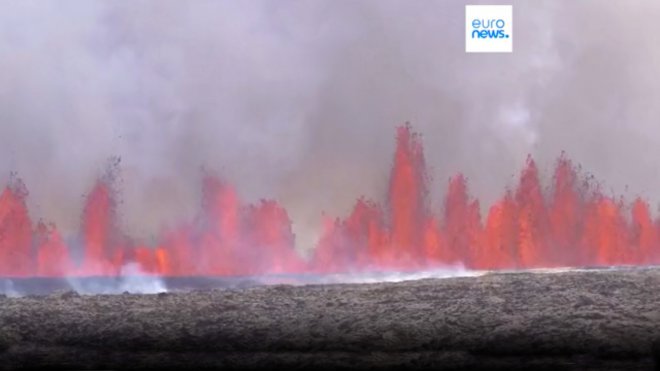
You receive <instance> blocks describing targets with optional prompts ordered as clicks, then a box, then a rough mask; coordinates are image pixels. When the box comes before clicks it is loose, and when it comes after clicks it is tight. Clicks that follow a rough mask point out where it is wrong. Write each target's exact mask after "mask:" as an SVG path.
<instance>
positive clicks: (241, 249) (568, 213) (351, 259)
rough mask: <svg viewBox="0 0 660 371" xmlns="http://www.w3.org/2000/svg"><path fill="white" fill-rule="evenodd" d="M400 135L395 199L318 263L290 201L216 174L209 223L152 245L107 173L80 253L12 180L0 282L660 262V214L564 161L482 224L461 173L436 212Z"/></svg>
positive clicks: (531, 180) (340, 237)
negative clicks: (304, 247) (130, 232)
mask: <svg viewBox="0 0 660 371" xmlns="http://www.w3.org/2000/svg"><path fill="white" fill-rule="evenodd" d="M396 139H397V145H396V149H395V152H394V163H393V166H392V172H391V176H390V180H389V191H388V198H387V200H386V202H385V204H384V205H380V204H379V203H377V202H374V201H371V200H367V199H365V198H359V199H358V200H357V202H356V203H355V206H354V208H353V210H352V212H351V213H350V215H349V216H348V217H347V218H346V219H344V220H341V219H339V218H337V219H331V218H326V220H324V229H323V232H322V234H321V237H320V239H319V241H318V243H317V246H316V248H315V249H314V252H313V254H312V255H311V257H309V258H303V257H302V256H300V255H299V254H298V253H297V252H296V250H295V248H294V247H295V236H294V234H293V232H292V228H291V220H290V219H289V216H288V215H287V212H286V210H285V209H284V208H283V207H282V206H280V205H279V204H278V203H277V202H276V201H273V200H262V201H261V202H260V203H259V204H257V205H244V204H242V203H241V201H240V199H239V196H238V193H237V192H236V190H235V189H234V188H233V187H232V186H231V185H230V184H228V183H226V182H224V181H222V180H220V179H218V178H217V177H214V176H211V175H207V176H206V177H205V179H204V181H203V199H202V207H201V212H200V213H199V215H198V217H197V218H196V219H195V220H194V221H191V222H190V223H188V224H185V225H180V226H178V227H176V228H171V229H169V230H166V231H163V233H162V234H161V236H160V237H159V238H158V239H157V242H156V243H155V244H154V245H153V246H148V245H146V244H141V243H136V242H135V241H134V240H132V239H131V238H129V237H128V236H125V235H124V234H123V233H122V232H121V230H120V228H119V227H118V225H119V224H118V223H117V219H116V218H117V215H116V214H115V204H116V200H115V193H116V192H115V191H114V190H113V188H112V185H113V177H112V176H107V175H106V176H104V177H102V178H100V179H99V180H98V181H97V182H96V184H95V186H94V187H93V189H92V191H91V192H90V193H89V194H88V196H87V200H86V205H85V208H84V210H83V218H82V225H81V228H80V236H78V239H77V241H80V243H76V244H74V245H76V246H70V245H69V244H67V243H66V242H65V239H64V238H63V237H62V235H61V234H60V232H58V230H57V228H56V226H55V225H54V224H47V223H45V222H42V221H39V222H37V223H36V224H35V225H33V223H32V221H31V220H30V217H29V213H28V209H27V206H26V197H27V196H28V192H27V189H26V187H25V185H24V184H23V183H22V182H21V181H20V179H18V178H16V177H15V176H13V175H12V178H11V181H10V182H9V184H8V185H7V186H6V187H5V189H4V191H3V192H2V193H1V194H0V276H4V277H30V276H45V277H58V276H115V275H119V274H121V271H122V267H124V266H125V265H126V264H129V263H137V264H139V266H140V267H141V269H142V271H143V272H144V273H145V274H157V275H164V276H196V275H205V276H234V275H261V274H279V273H338V272H348V271H351V272H355V271H368V270H374V271H376V270H418V269H432V268H434V267H440V266H445V265H449V264H452V265H453V264H463V265H464V266H466V267H467V268H472V269H519V268H540V267H548V268H550V267H559V266H589V265H646V264H656V263H658V262H659V261H660V219H658V220H653V219H652V217H651V213H650V211H649V205H648V204H647V203H646V202H645V201H644V200H642V199H639V198H638V199H636V200H634V201H633V202H632V203H631V204H630V205H627V204H626V203H625V202H624V200H623V199H615V198H613V197H610V196H606V195H604V194H603V193H602V192H601V191H600V190H599V188H598V187H597V186H594V185H593V184H592V183H590V182H589V181H588V179H586V178H581V177H580V176H579V174H578V171H577V170H576V168H575V167H574V166H573V165H572V163H571V162H570V160H568V159H567V158H566V156H565V155H564V154H562V155H561V156H560V157H559V159H558V160H557V163H556V167H555V171H554V177H553V182H552V184H551V186H550V187H549V189H547V190H544V189H542V187H541V184H540V181H539V172H538V169H537V166H536V164H535V162H534V160H533V159H532V158H531V157H529V158H528V159H527V163H526V166H525V168H524V169H523V171H522V173H521V176H520V180H519V184H518V185H517V187H516V188H515V189H514V190H506V191H505V193H504V195H503V196H502V198H501V199H500V200H499V201H497V202H496V203H495V204H494V205H493V206H492V207H491V208H490V210H489V211H488V213H487V215H486V216H485V218H484V219H483V220H482V218H481V215H480V206H479V202H478V201H477V200H476V199H472V198H471V197H470V195H469V193H468V187H467V180H466V179H465V177H463V175H461V174H457V175H456V176H454V177H452V178H451V179H450V180H449V185H448V190H447V192H446V196H445V200H444V209H443V210H442V212H434V211H433V210H432V209H431V207H430V205H429V203H430V202H429V198H428V191H429V178H428V177H427V175H426V165H425V160H424V151H423V147H422V141H421V137H420V136H419V135H418V134H416V133H414V132H413V131H412V129H411V127H410V125H409V124H405V125H403V126H401V127H399V128H398V129H397V136H396ZM109 174H111V173H109ZM438 211H439V210H438ZM78 245H80V246H78ZM74 248H81V249H82V251H78V253H74V251H73V249H74ZM74 257H76V258H74ZM78 257H79V258H78Z"/></svg>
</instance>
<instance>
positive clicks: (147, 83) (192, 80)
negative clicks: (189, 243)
mask: <svg viewBox="0 0 660 371" xmlns="http://www.w3.org/2000/svg"><path fill="white" fill-rule="evenodd" d="M470 3H474V2H470ZM512 3H513V10H514V52H513V53H511V54H493V55H488V54H466V53H465V52H464V32H465V31H464V5H465V3H464V2H462V1H452V2H450V1H404V0H400V1H393V0H384V1H383V0H378V1H376V0H360V1H328V0H326V1H315V0H307V1H302V2H301V1H289V0H282V1H257V0H251V1H240V2H239V1H202V0H199V1H195V2H181V1H169V0H159V1H67V2H60V1H1V2H0V9H1V10H2V11H0V56H1V57H0V71H2V72H1V73H0V174H1V175H0V177H1V178H2V179H4V180H7V179H8V178H9V173H10V171H18V173H19V175H20V176H21V177H22V178H23V179H24V180H25V182H26V184H27V186H28V188H29V190H30V193H31V194H30V197H29V198H28V203H29V205H28V206H29V208H30V212H31V214H32V216H33V217H37V218H38V217H43V218H45V219H47V220H50V221H54V222H56V223H57V225H58V227H59V228H60V230H61V231H62V232H63V233H64V234H65V235H66V234H71V233H74V232H75V231H77V229H78V226H79V224H80V219H79V218H80V213H81V210H82V203H83V201H84V199H83V198H82V197H81V196H82V195H84V194H85V193H86V192H88V191H89V190H90V189H91V187H92V185H93V182H94V180H95V179H96V177H97V176H98V175H99V174H100V173H101V172H102V171H103V166H104V165H105V163H106V160H107V158H109V157H110V156H113V155H119V156H121V158H122V179H123V183H122V184H121V185H120V187H121V190H122V198H123V204H122V205H121V206H120V213H121V218H120V219H121V222H122V223H123V228H124V230H126V231H127V233H129V234H131V235H134V236H141V237H149V236H152V235H154V234H156V233H157V231H158V228H159V227H160V226H161V225H163V224H174V223H176V222H177V221H179V220H180V219H188V218H190V217H191V216H192V215H193V214H194V212H195V211H196V210H197V208H198V205H199V198H200V189H201V186H200V177H201V172H200V167H204V168H207V169H210V170H212V171H214V172H216V173H218V174H221V175H222V176H223V177H225V178H226V179H228V180H229V181H230V182H232V183H233V184H234V185H236V187H237V189H238V190H239V192H240V194H241V196H242V197H243V198H244V199H245V200H247V201H252V200H255V199H258V198H261V197H269V198H276V199H278V200H279V201H281V202H282V203H283V205H284V206H285V207H286V209H287V210H288V212H289V213H290V216H291V217H292V219H293V221H294V232H295V233H296V234H297V242H298V243H297V245H298V247H299V248H303V249H307V248H310V247H312V246H313V244H314V242H315V241H316V237H317V236H316V231H317V226H318V223H319V222H320V215H319V213H320V211H321V210H324V211H326V212H328V213H329V214H331V215H345V214H346V213H347V212H348V210H349V209H350V207H351V206H352V203H353V201H354V200H355V198H356V197H357V196H359V195H362V194H364V195H366V196H369V197H373V198H377V199H380V198H381V197H382V196H383V195H384V194H385V192H386V187H387V176H388V171H389V167H390V164H391V156H392V151H393V148H394V138H393V133H394V127H395V125H398V124H400V123H401V122H403V121H411V122H412V123H413V124H414V126H415V128H416V130H418V131H419V132H421V133H423V134H424V143H425V149H426V155H427V162H428V164H429V165H430V166H431V171H432V175H433V177H434V178H435V179H436V182H435V183H434V185H435V188H434V189H433V190H432V192H433V194H432V196H433V198H434V200H435V205H437V206H436V207H439V206H440V197H441V196H442V194H443V193H444V192H445V191H446V183H445V180H446V179H447V178H448V177H449V176H450V175H452V174H454V173H455V172H457V171H462V172H463V173H464V174H465V175H466V176H467V177H468V179H469V183H470V188H471V190H472V193H473V194H475V195H477V196H479V198H480V199H481V201H482V202H483V206H488V205H490V203H491V202H492V201H493V200H494V199H495V198H496V197H499V196H500V195H501V193H502V190H503V188H504V187H505V186H506V185H510V184H513V183H514V181H515V180H514V179H512V176H513V175H514V174H517V172H518V171H519V170H520V169H521V168H522V164H523V162H524V160H525V157H526V155H527V154H528V153H531V154H532V155H533V156H534V157H535V159H536V160H537V162H538V163H539V165H540V167H541V169H542V170H545V171H544V172H543V174H544V176H545V177H546V178H547V177H548V176H549V175H550V170H551V168H552V164H553V161H554V160H555V158H556V157H557V155H558V154H559V153H560V152H561V151H562V150H565V151H566V152H567V154H568V156H569V157H570V158H572V159H573V160H574V161H576V162H577V163H580V164H581V165H582V166H583V168H585V169H588V170H589V171H591V172H592V173H593V174H594V175H596V176H597V178H599V179H602V180H604V181H606V185H607V186H608V187H611V189H612V190H613V191H614V192H617V193H621V192H624V191H625V190H626V186H628V189H629V191H630V192H633V193H635V194H641V195H643V196H645V197H648V198H649V199H650V200H652V202H656V201H657V200H660V172H658V171H656V170H657V169H656V165H655V162H656V159H657V158H660V126H659V125H658V119H660V105H658V104H657V102H658V101H660V74H658V73H656V72H657V71H658V70H659V69H660V44H658V43H657V29H656V27H655V20H657V19H658V18H659V16H660V3H659V2H657V1H654V0H648V1H641V0H640V1H635V2H629V1H623V0H621V1H610V2H603V1H598V0H583V1H576V0H562V1H559V0H548V1H541V0H539V1H534V2H533V3H532V2H528V1H513V2H512ZM2 179H0V180H2Z"/></svg>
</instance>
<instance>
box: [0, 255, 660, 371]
mask: <svg viewBox="0 0 660 371" xmlns="http://www.w3.org/2000/svg"><path fill="white" fill-rule="evenodd" d="M659 286H660V269H659V268H655V267H653V268H625V269H602V270H601V269H594V270H579V271H564V272H557V273H538V272H537V273H534V272H509V273H487V274H484V275H481V276H476V277H454V278H445V279H421V280H411V281H403V282H395V283H371V284H312V285H300V286H296V285H262V286H253V287H235V286H234V287H228V288H222V289H210V290H208V289H207V290H194V291H189V292H177V293H160V294H147V295H144V294H119V295H80V294H77V293H75V292H73V291H68V292H58V293H54V294H51V295H41V296H37V295H31V296H24V297H7V296H2V298H1V299H0V368H2V369H20V368H32V367H38V368H49V369H53V368H54V369H125V368H131V369H156V368H188V367H194V368H196V369H213V368H224V369H254V368H263V367H277V368H284V367H287V368H290V369H298V368H315V369H394V368H398V367H405V368H408V369H420V370H421V369H434V370H452V369H474V368H479V369H491V370H496V369H497V370H514V369H519V370H521V369H532V368H534V369H546V370H587V369H591V370H604V369H610V370H615V369H621V370H623V369H625V370H652V369H654V367H655V363H654V355H655V356H658V355H660V347H659V346H660V342H658V341H660V306H659V305H658V303H660V291H659V290H657V287H659ZM654 349H655V350H654Z"/></svg>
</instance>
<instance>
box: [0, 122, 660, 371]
mask: <svg viewBox="0 0 660 371" xmlns="http://www.w3.org/2000/svg"><path fill="white" fill-rule="evenodd" d="M118 166H119V162H118V161H115V162H112V164H111V165H110V166H109V167H108V170H107V172H106V173H105V175H104V176H103V177H101V178H100V179H98V180H97V182H96V184H95V186H94V187H93V189H92V190H91V191H90V193H89V194H88V195H87V200H86V206H85V208H84V210H83V211H82V224H81V227H80V231H79V235H77V236H73V237H74V238H71V237H72V236H62V235H61V234H60V232H59V231H58V229H57V227H56V225H54V224H52V223H49V222H47V221H38V222H36V223H34V222H33V221H32V220H31V218H30V215H29V211H28V208H27V206H26V198H27V197H28V191H27V187H26V185H25V184H23V182H22V181H21V180H20V179H19V178H18V177H16V176H14V177H13V178H12V180H11V182H10V184H8V185H7V187H6V188H5V189H4V191H3V192H2V194H1V195H0V277H2V278H0V283H2V286H0V290H3V291H4V294H5V295H4V296H3V297H2V298H1V299H0V368H8V369H15V368H28V367H56V368H67V369H70V368H94V369H100V368H101V369H102V368H111V369H112V368H125V367H131V368H157V367H161V366H165V367H186V366H191V365H194V367H196V368H214V367H229V368H240V369H249V368H255V367H260V366H264V365H271V366H281V367H293V368H295V367H299V366H307V367H315V368H329V369H330V368H331V369H337V368H345V369H347V368H350V369H354V368H374V367H375V368H381V369H382V368H385V369H388V368H394V367H400V366H406V367H408V368H419V369H464V368H473V367H481V368H491V369H515V368H518V369H528V368H530V367H536V368H543V367H546V369H553V370H554V369H608V368H609V369H652V368H653V367H654V362H653V358H652V355H653V352H654V346H656V345H655V344H656V341H657V340H656V339H660V326H658V325H660V306H658V305H657V304H658V302H659V299H660V293H658V290H656V289H655V288H656V287H658V285H659V284H660V269H658V268H655V267H653V266H654V265H656V264H658V263H660V238H659V235H660V219H655V220H654V218H653V217H652V216H651V213H650V210H649V209H650V208H649V204H648V203H647V202H646V201H645V200H643V199H641V198H637V199H634V200H632V201H627V200H624V199H623V198H621V197H615V196H611V195H607V194H605V193H603V192H602V191H601V188H600V186H599V185H598V183H596V182H594V181H593V179H592V178H590V177H588V176H586V175H584V174H582V173H581V172H579V171H578V169H577V168H576V167H575V166H574V165H573V164H572V162H571V161H570V160H569V159H568V158H566V156H564V155H561V156H560V157H559V158H558V160H557V162H556V164H555V168H554V169H555V170H554V176H553V178H552V182H551V183H550V184H549V186H548V187H545V188H544V187H543V186H542V185H541V181H540V179H539V171H538V169H537V165H536V164H535V162H534V160H533V159H532V158H531V157H530V158H528V159H527V162H526V167H525V168H524V169H523V170H522V172H521V174H520V177H519V183H518V185H517V187H515V189H509V190H505V191H504V194H503V195H502V197H501V199H500V200H499V201H498V202H496V203H495V204H494V205H492V206H491V207H490V209H489V211H488V212H487V214H486V215H485V217H484V218H482V217H481V215H480V213H481V212H480V210H481V208H480V205H479V202H478V200H476V199H473V198H472V197H471V196H470V195H469V192H468V187H467V181H466V179H465V178H464V177H463V176H462V175H461V174H457V175H456V176H454V177H452V178H451V179H450V181H449V186H448V190H447V192H446V196H445V200H444V207H443V208H442V210H441V211H440V210H438V211H434V210H432V208H431V206H430V202H429V199H428V193H429V187H430V186H431V184H430V181H429V178H428V177H427V175H426V164H425V159H424V150H423V144H422V138H421V136H420V135H419V134H418V133H416V132H415V131H414V130H413V128H412V126H411V125H409V124H405V125H402V126H400V127H399V128H398V129H397V133H396V148H395V150H394V161H393V164H392V169H391V174H390V179H389V189H388V195H387V198H386V199H385V200H382V201H383V202H376V201H372V200H368V199H365V198H359V199H358V200H357V201H356V203H355V206H354V208H353V210H352V212H351V213H350V215H348V216H347V217H345V218H331V217H326V220H325V224H324V230H323V233H322V234H321V238H320V239H319V240H318V242H317V244H316V246H315V248H314V249H313V253H312V254H311V255H310V256H303V255H300V254H299V253H298V252H297V250H296V244H295V235H294V234H293V232H292V228H291V220H290V219H289V216H288V214H287V211H286V210H285V209H284V208H283V207H282V206H280V205H279V204H278V202H277V201H276V200H262V201H261V202H260V203H258V204H256V205H246V204H244V203H242V202H241V200H240V197H239V193H238V191H237V190H235V189H234V188H233V187H232V186H231V185H230V183H228V182H227V181H226V180H224V179H222V178H220V177H217V176H215V175H212V174H208V175H207V176H206V177H205V179H204V181H203V184H202V188H203V198H202V200H201V208H200V211H199V213H198V216H197V218H195V219H194V220H191V221H189V222H188V223H184V224H182V225H180V226H178V227H175V228H169V229H167V230H164V231H163V232H162V233H161V235H160V236H159V237H158V238H157V239H156V242H155V243H146V242H144V241H139V240H137V239H133V238H131V237H130V236H128V235H126V234H124V233H123V232H122V231H121V230H120V228H119V227H118V225H119V223H118V220H117V218H118V214H117V212H116V207H117V195H118V192H120V190H119V189H117V187H116V184H115V180H116V170H117V167H118ZM320 212H321V211H319V213H320ZM68 241H77V242H76V243H69V242H68ZM589 267H591V268H589ZM420 272H422V273H423V272H427V274H421V275H420ZM429 272H430V273H429ZM392 275H398V276H397V277H398V278H396V279H392V278H391V277H392ZM461 276H462V277H461ZM420 277H421V279H420ZM386 281H396V282H386ZM365 282H369V283H365ZM657 344H658V345H657V346H660V342H659V343H657Z"/></svg>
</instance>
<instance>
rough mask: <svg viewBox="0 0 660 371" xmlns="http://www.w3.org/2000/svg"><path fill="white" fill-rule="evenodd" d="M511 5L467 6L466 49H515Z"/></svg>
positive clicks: (477, 51) (497, 51) (489, 51)
mask: <svg viewBox="0 0 660 371" xmlns="http://www.w3.org/2000/svg"><path fill="white" fill-rule="evenodd" d="M512 8H513V7H512V6H511V5H466V6H465V51H466V52H468V53H510V52H512V51H513V9H512Z"/></svg>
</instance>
